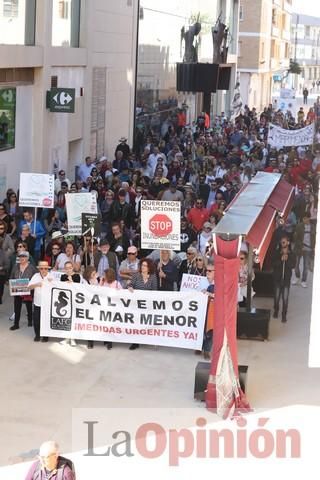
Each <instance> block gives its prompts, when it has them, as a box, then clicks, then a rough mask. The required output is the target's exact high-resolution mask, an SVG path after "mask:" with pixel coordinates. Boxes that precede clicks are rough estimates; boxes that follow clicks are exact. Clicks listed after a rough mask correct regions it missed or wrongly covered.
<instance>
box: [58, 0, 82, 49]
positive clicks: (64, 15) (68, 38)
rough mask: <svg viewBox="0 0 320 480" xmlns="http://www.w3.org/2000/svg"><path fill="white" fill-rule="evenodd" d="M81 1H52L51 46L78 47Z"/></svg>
mask: <svg viewBox="0 0 320 480" xmlns="http://www.w3.org/2000/svg"><path fill="white" fill-rule="evenodd" d="M80 7H81V0H53V2H52V46H54V47H79V29H80Z"/></svg>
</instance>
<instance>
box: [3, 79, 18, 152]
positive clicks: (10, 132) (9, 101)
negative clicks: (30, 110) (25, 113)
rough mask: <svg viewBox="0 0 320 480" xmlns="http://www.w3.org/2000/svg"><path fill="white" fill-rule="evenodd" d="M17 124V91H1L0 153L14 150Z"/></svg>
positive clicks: (11, 89) (4, 89)
mask: <svg viewBox="0 0 320 480" xmlns="http://www.w3.org/2000/svg"><path fill="white" fill-rule="evenodd" d="M15 123H16V89H15V88H2V89H0V151H2V150H8V149H10V148H14V146H15Z"/></svg>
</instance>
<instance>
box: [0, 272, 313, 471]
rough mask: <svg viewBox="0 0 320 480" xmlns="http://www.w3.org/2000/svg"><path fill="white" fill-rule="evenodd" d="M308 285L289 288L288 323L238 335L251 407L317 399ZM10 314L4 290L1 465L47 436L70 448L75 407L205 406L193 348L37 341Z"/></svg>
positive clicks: (26, 454) (28, 453) (26, 456)
mask: <svg viewBox="0 0 320 480" xmlns="http://www.w3.org/2000/svg"><path fill="white" fill-rule="evenodd" d="M311 292H312V289H311V278H310V281H309V286H308V288H307V289H303V288H301V287H300V286H292V287H291V292H290V301H289V313H288V322H287V323H286V324H282V323H281V321H280V320H275V319H271V323H270V340H269V341H266V342H255V341H246V340H240V341H239V342H238V347H239V363H240V364H245V365H248V366H249V370H248V384H247V387H248V390H247V392H246V393H247V396H248V399H249V401H250V404H251V405H252V406H253V407H254V408H259V409H260V408H261V409H264V410H268V409H274V408H279V407H284V406H289V405H295V404H305V405H319V404H320V397H319V384H320V369H309V368H308V366H307V362H308V345H309V328H310V308H311ZM254 303H255V306H257V307H264V308H271V307H272V301H271V299H263V298H257V299H255V300H254ZM11 313H12V300H11V299H10V298H8V297H7V296H6V297H5V302H4V305H2V307H1V323H0V361H1V364H2V365H3V371H4V373H3V374H2V389H1V391H2V394H1V412H2V418H1V420H2V422H1V424H2V425H1V436H2V442H1V443H2V448H1V451H0V465H8V464H12V463H16V462H21V461H28V460H31V459H32V458H33V457H34V455H35V452H36V451H37V449H38V447H39V445H40V444H41V443H42V442H43V441H44V440H47V439H56V440H57V441H58V442H59V444H60V446H61V449H62V451H65V452H68V451H69V452H70V451H72V441H71V416H72V409H75V408H93V407H94V408H98V407H100V408H108V407H110V408H112V407H120V408H121V407H131V408H134V407H136V408H139V407H140V408H141V407H142V408H144V409H146V408H154V407H169V408H173V407H187V408H196V409H199V411H200V412H201V411H204V410H203V409H204V408H205V407H204V404H200V403H197V402H195V401H194V400H193V386H194V371H195V366H196V364H197V362H198V361H199V360H200V358H199V357H197V356H195V355H194V353H193V352H192V351H186V350H179V349H169V348H154V347H151V346H150V347H143V346H142V347H141V348H140V349H139V350H137V351H129V350H128V345H117V344H115V345H114V348H113V349H112V350H111V351H107V350H106V348H105V347H103V346H102V345H95V348H94V349H93V350H87V347H86V345H85V344H82V345H79V346H77V347H76V348H72V347H68V346H61V345H60V344H59V343H56V342H49V343H47V344H45V343H38V344H35V343H34V342H33V329H31V328H28V327H27V326H26V320H25V319H24V317H23V316H22V321H21V327H22V328H21V329H20V330H18V331H15V332H11V331H9V326H10V325H11V323H10V321H9V320H8V316H9V315H10V314H11ZM212 418H213V419H214V418H216V420H218V418H217V417H215V416H213V417H212ZM19 469H20V467H19ZM0 473H1V472H0ZM0 478H2V477H1V474H0ZM7 478H8V477H7V476H6V479H7ZM15 478H16V479H18V477H15Z"/></svg>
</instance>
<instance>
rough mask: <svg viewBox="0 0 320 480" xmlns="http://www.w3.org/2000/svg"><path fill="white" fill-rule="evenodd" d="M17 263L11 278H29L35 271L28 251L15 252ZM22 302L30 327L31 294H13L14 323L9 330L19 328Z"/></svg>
mask: <svg viewBox="0 0 320 480" xmlns="http://www.w3.org/2000/svg"><path fill="white" fill-rule="evenodd" d="M17 258H18V261H19V263H18V264H16V265H15V266H14V267H13V269H12V272H11V276H10V278H11V279H14V280H17V279H21V278H27V279H28V280H30V279H31V278H32V276H33V275H34V274H35V273H36V271H37V269H36V268H35V267H34V266H33V265H31V264H30V263H29V252H25V251H21V252H18V253H17ZM22 303H25V305H26V308H27V316H28V327H32V296H31V295H15V296H14V297H13V305H14V324H13V325H12V327H10V330H18V329H19V328H20V326H19V323H20V315H21V308H22Z"/></svg>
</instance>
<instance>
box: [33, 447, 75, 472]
mask: <svg viewBox="0 0 320 480" xmlns="http://www.w3.org/2000/svg"><path fill="white" fill-rule="evenodd" d="M47 479H50V480H75V479H76V475H75V472H74V467H73V463H72V462H71V460H69V459H67V458H64V457H61V456H60V454H59V446H58V444H57V443H56V442H52V441H50V442H44V443H43V444H42V445H41V447H40V451H39V460H37V461H36V462H34V463H33V464H32V465H31V468H30V470H29V472H28V474H27V476H26V478H25V480H47Z"/></svg>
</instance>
